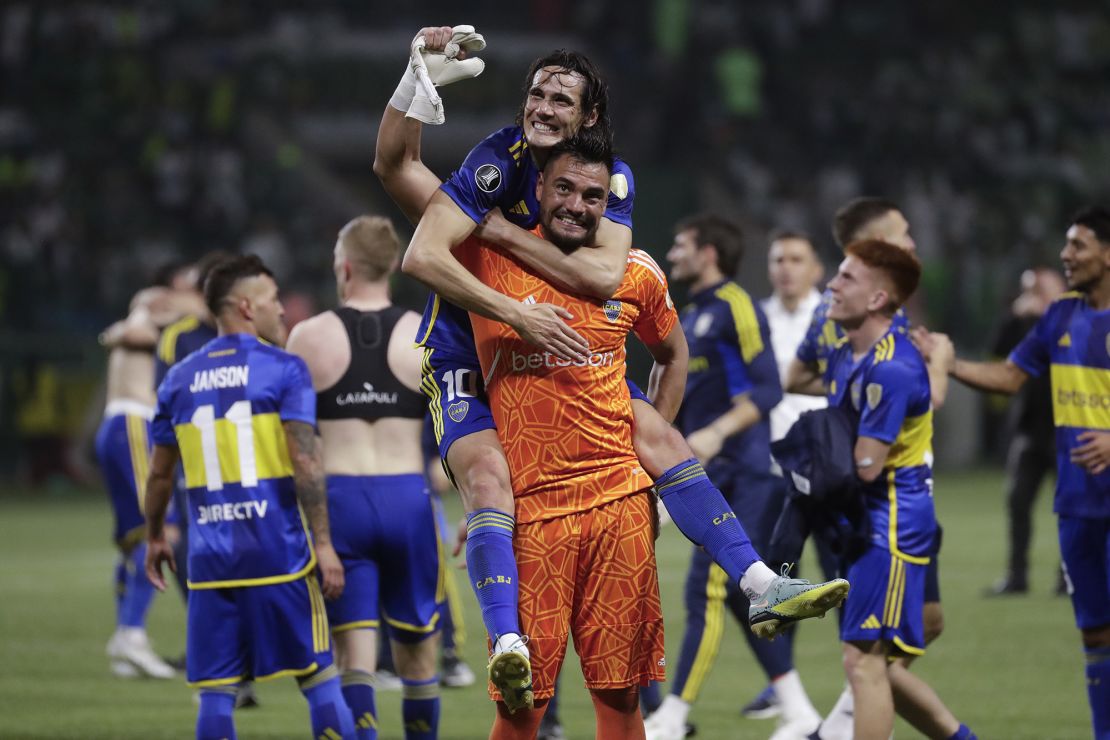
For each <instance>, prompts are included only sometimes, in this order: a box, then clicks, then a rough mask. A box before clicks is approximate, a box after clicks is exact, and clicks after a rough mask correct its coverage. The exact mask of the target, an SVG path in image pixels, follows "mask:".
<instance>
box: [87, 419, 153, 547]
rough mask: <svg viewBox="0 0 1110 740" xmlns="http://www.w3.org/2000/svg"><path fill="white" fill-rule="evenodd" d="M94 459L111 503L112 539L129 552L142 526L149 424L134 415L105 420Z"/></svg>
mask: <svg viewBox="0 0 1110 740" xmlns="http://www.w3.org/2000/svg"><path fill="white" fill-rule="evenodd" d="M96 457H97V459H98V460H99V461H100V469H101V471H103V473H104V483H105V484H106V485H107V486H108V496H109V497H110V499H111V501H112V513H113V514H114V518H115V531H114V532H113V535H112V536H113V539H114V540H115V542H116V544H117V545H119V546H120V547H121V548H123V549H130V548H131V547H133V546H134V545H135V544H136V543H137V542H139V540H141V539H142V537H143V530H144V528H145V526H146V519H145V518H144V517H143V510H142V506H143V494H144V493H145V492H146V478H147V474H148V472H149V469H150V422H149V421H147V420H146V419H145V418H143V417H142V416H138V415H136V414H116V415H114V416H109V417H107V418H105V419H104V421H102V422H101V423H100V429H99V430H97V433H96Z"/></svg>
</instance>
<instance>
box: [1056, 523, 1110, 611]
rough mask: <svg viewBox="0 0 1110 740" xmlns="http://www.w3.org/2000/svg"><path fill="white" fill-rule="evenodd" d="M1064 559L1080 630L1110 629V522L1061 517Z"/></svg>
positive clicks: (1060, 530)
mask: <svg viewBox="0 0 1110 740" xmlns="http://www.w3.org/2000/svg"><path fill="white" fill-rule="evenodd" d="M1058 531H1059V535H1060V555H1061V557H1062V558H1063V560H1064V576H1065V578H1066V579H1067V584H1068V594H1069V595H1070V596H1071V606H1072V609H1074V610H1075V623H1076V625H1078V627H1079V629H1081V630H1086V629H1093V628H1095V627H1105V626H1106V625H1110V519H1082V518H1079V517H1071V516H1064V515H1062V514H1061V515H1060V517H1059V522H1058Z"/></svg>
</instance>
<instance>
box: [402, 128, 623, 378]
mask: <svg viewBox="0 0 1110 740" xmlns="http://www.w3.org/2000/svg"><path fill="white" fill-rule="evenodd" d="M539 174H540V170H539V168H537V167H536V163H535V162H534V161H532V156H531V154H530V153H529V152H528V142H527V141H525V139H524V129H522V128H521V127H520V126H509V127H507V128H503V129H501V130H500V131H495V132H493V133H492V134H490V135H489V136H487V137H486V138H485V139H483V140H482V142H481V143H480V144H478V146H476V147H474V148H473V149H472V150H471V151H470V153H469V154H468V155H466V159H465V160H464V161H463V163H462V166H461V167H459V169H457V170H456V171H455V172H453V173H451V176H450V177H449V178H447V182H445V183H443V185H441V186H440V189H441V190H443V192H445V193H447V195H448V196H450V198H451V200H453V201H455V204H456V205H458V207H459V208H461V209H462V210H463V212H464V213H466V215H468V216H470V217H471V218H472V219H474V222H475V223H481V222H482V219H483V218H485V216H486V214H487V213H489V212H490V211H492V210H493V209H494V208H500V209H501V211H502V212H503V213H504V214H505V218H507V219H508V220H509V221H511V222H512V223H514V224H516V225H517V226H520V227H521V228H524V229H531V228H534V227H535V226H536V224H537V223H539V218H540V205H539V201H537V199H536V180H537V179H538V178H539ZM635 197H636V192H635V184H634V182H633V179H632V170H631V169H630V168H629V167H628V165H627V164H625V163H624V162H623V161H622V160H619V159H618V160H616V162H615V163H614V166H613V174H612V176H611V177H610V179H609V202H608V205H607V206H606V210H605V218H607V219H609V220H610V221H613V222H614V223H618V224H621V225H623V226H627V227H628V228H630V229H631V228H632V204H633V201H634V200H635ZM416 343H417V344H418V345H420V346H422V347H431V348H432V349H435V350H436V352H437V357H439V358H442V357H445V356H446V357H450V358H458V359H460V360H462V361H463V363H464V364H471V365H473V366H474V367H477V366H478V359H477V355H476V354H475V352H474V331H473V329H472V327H471V325H470V317H469V316H468V315H467V313H466V311H464V310H462V309H461V308H459V307H458V306H454V305H452V304H450V303H448V302H447V301H444V300H441V299H440V297H439V296H438V295H434V294H433V295H431V296H429V297H428V304H427V306H426V307H425V308H424V315H423V317H422V319H421V321H420V329H419V331H418V332H417V335H416Z"/></svg>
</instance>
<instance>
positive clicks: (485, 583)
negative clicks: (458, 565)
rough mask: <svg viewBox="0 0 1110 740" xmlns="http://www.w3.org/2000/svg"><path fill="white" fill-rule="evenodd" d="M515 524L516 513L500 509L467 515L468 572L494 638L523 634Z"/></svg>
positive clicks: (487, 630)
mask: <svg viewBox="0 0 1110 740" xmlns="http://www.w3.org/2000/svg"><path fill="white" fill-rule="evenodd" d="M515 527H516V521H515V520H514V519H513V517H512V516H510V515H509V514H506V513H505V512H503V511H498V510H497V509H478V510H477V511H474V512H471V513H470V514H467V515H466V572H467V573H468V574H469V575H470V587H471V588H472V589H474V595H475V596H477V597H478V605H479V606H480V607H481V608H482V622H484V623H485V625H486V632H488V633H489V636H490V639H491V640H494V641H496V640H497V637H498V635H504V634H508V633H510V632H515V633H517V634H520V617H519V616H518V614H517V612H518V608H519V597H518V591H517V568H516V555H515V554H514V553H513V529H514V528H515Z"/></svg>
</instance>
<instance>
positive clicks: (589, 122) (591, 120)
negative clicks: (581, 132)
mask: <svg viewBox="0 0 1110 740" xmlns="http://www.w3.org/2000/svg"><path fill="white" fill-rule="evenodd" d="M597 115H598V114H597V106H596V105H595V106H594V107H593V108H590V112H589V113H587V114H586V115H585V116H584V117H583V118H582V128H590V127H591V126H593V125H594V124H595V123H597Z"/></svg>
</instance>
